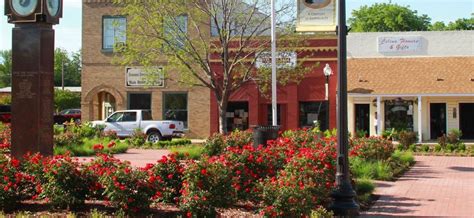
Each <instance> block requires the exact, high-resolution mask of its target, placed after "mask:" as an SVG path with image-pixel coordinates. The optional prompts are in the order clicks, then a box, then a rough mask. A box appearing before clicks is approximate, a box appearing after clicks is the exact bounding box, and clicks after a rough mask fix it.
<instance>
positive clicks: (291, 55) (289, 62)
mask: <svg viewBox="0 0 474 218" xmlns="http://www.w3.org/2000/svg"><path fill="white" fill-rule="evenodd" d="M256 56H257V60H256V61H255V67H257V68H271V67H272V53H271V52H268V51H265V52H260V53H258V54H256ZM276 64H277V68H294V67H296V52H277V53H276Z"/></svg>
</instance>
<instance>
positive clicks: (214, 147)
mask: <svg viewBox="0 0 474 218" xmlns="http://www.w3.org/2000/svg"><path fill="white" fill-rule="evenodd" d="M203 146H204V154H207V155H208V156H214V155H219V154H221V153H222V152H223V151H224V150H225V148H226V147H227V146H226V144H225V143H224V135H222V134H220V133H214V134H213V135H212V136H210V137H209V138H207V139H206V141H205V142H204V144H203Z"/></svg>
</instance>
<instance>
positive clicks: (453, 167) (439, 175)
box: [362, 156, 474, 217]
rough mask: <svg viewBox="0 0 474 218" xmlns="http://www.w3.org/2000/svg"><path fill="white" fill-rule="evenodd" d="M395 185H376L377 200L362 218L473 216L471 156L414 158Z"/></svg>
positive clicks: (473, 197) (473, 185) (473, 199)
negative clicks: (408, 168) (376, 217)
mask: <svg viewBox="0 0 474 218" xmlns="http://www.w3.org/2000/svg"><path fill="white" fill-rule="evenodd" d="M416 161H417V162H416V164H415V165H414V167H413V168H412V169H411V170H409V171H408V172H407V173H405V175H404V176H402V177H401V178H399V179H398V180H397V181H395V182H377V189H376V191H375V193H376V194H377V195H380V198H379V200H378V201H377V202H376V203H375V204H374V205H373V206H372V208H371V209H370V210H369V211H366V212H364V213H362V215H363V216H387V215H390V216H472V217H474V157H435V156H417V157H416Z"/></svg>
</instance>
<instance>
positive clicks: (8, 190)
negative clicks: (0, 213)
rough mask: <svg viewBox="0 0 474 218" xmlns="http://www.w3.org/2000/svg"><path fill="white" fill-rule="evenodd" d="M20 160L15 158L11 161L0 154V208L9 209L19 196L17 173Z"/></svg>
mask: <svg viewBox="0 0 474 218" xmlns="http://www.w3.org/2000/svg"><path fill="white" fill-rule="evenodd" d="M19 166H20V162H19V161H18V160H16V159H12V160H11V161H10V160H8V158H7V157H6V156H4V155H2V154H0V178H2V179H1V180H0V210H11V209H13V208H14V207H16V206H17V205H18V202H19V201H20V197H19V188H18V185H19V181H18V180H17V178H18V177H20V178H21V176H22V175H21V174H19Z"/></svg>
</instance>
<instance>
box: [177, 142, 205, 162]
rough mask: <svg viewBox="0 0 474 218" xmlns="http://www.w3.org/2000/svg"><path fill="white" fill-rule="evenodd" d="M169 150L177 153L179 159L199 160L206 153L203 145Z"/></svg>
mask: <svg viewBox="0 0 474 218" xmlns="http://www.w3.org/2000/svg"><path fill="white" fill-rule="evenodd" d="M169 149H170V151H171V152H173V153H177V156H178V158H179V159H185V158H186V159H193V160H198V159H199V158H200V157H201V155H202V153H203V152H204V146H202V145H186V146H173V147H170V148H169Z"/></svg>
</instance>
